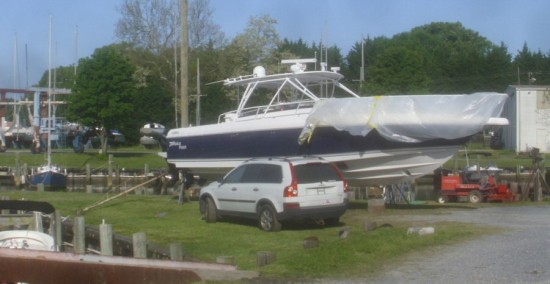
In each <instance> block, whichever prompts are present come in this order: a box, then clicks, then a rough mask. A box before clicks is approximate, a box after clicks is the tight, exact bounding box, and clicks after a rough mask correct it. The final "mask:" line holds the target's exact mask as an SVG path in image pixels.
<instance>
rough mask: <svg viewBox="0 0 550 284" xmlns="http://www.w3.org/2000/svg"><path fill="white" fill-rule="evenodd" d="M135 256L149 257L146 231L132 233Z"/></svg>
mask: <svg viewBox="0 0 550 284" xmlns="http://www.w3.org/2000/svg"><path fill="white" fill-rule="evenodd" d="M132 240H133V245H134V257H135V258H147V235H146V234H145V232H140V233H135V234H133V235H132Z"/></svg>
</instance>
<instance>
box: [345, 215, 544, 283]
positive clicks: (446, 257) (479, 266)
mask: <svg viewBox="0 0 550 284" xmlns="http://www.w3.org/2000/svg"><path fill="white" fill-rule="evenodd" d="M398 218H401V219H402V218H403V217H402V216H400V217H398ZM406 218H407V220H411V221H422V222H438V221H457V222H465V223H477V224H486V225H490V226H496V227H501V228H504V229H505V230H504V231H503V233H500V234H497V235H490V236H485V237H482V238H480V239H476V240H472V241H467V242H464V243H461V244H458V245H453V246H448V247H439V248H436V249H433V250H430V251H427V252H426V251H424V252H419V253H414V254H412V255H410V256H408V257H406V258H405V259H404V260H403V261H402V262H400V263H399V265H396V266H392V267H386V268H385V269H384V271H382V272H381V273H380V275H378V276H376V277H375V278H373V279H364V280H362V281H360V282H361V283H392V284H393V283H446V284H450V283H550V207H548V206H536V205H534V206H521V207H509V206H503V207H491V208H480V209H477V210H456V211H452V213H451V214H445V215H414V216H407V217H406ZM384 219H386V218H384ZM389 220H390V221H391V219H389ZM436 233H437V227H436ZM336 282H341V283H345V282H349V281H336ZM355 282H357V283H358V281H355Z"/></svg>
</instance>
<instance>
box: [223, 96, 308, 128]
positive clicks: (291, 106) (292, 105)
mask: <svg viewBox="0 0 550 284" xmlns="http://www.w3.org/2000/svg"><path fill="white" fill-rule="evenodd" d="M314 104H315V101H312V100H307V101H295V102H282V103H278V104H272V105H263V106H254V107H248V108H243V109H241V110H233V111H229V112H225V113H222V114H221V115H220V116H219V117H218V123H222V122H230V121H234V120H236V119H237V118H240V117H249V116H261V115H264V116H265V115H267V114H268V113H274V112H282V111H291V110H294V111H295V112H292V114H295V113H296V112H298V111H299V110H301V109H308V108H312V107H313V105H314Z"/></svg>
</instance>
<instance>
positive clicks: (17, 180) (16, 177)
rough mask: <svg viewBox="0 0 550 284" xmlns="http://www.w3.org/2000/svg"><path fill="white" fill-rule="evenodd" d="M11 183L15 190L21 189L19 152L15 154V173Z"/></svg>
mask: <svg viewBox="0 0 550 284" xmlns="http://www.w3.org/2000/svg"><path fill="white" fill-rule="evenodd" d="M13 181H14V183H15V188H16V189H19V188H20V187H21V168H20V165H19V152H15V173H14V176H13Z"/></svg>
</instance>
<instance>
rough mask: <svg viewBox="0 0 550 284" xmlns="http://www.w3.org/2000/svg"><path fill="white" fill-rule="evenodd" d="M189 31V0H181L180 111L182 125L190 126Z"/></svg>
mask: <svg viewBox="0 0 550 284" xmlns="http://www.w3.org/2000/svg"><path fill="white" fill-rule="evenodd" d="M188 53H189V32H188V30H187V0H181V50H180V57H181V58H180V84H181V88H180V92H181V102H180V113H181V119H180V121H181V127H187V126H189V90H188V89H189V88H188V81H187V79H188V77H189V76H188V74H187V73H188V65H189V64H188V63H189V58H188Z"/></svg>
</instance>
